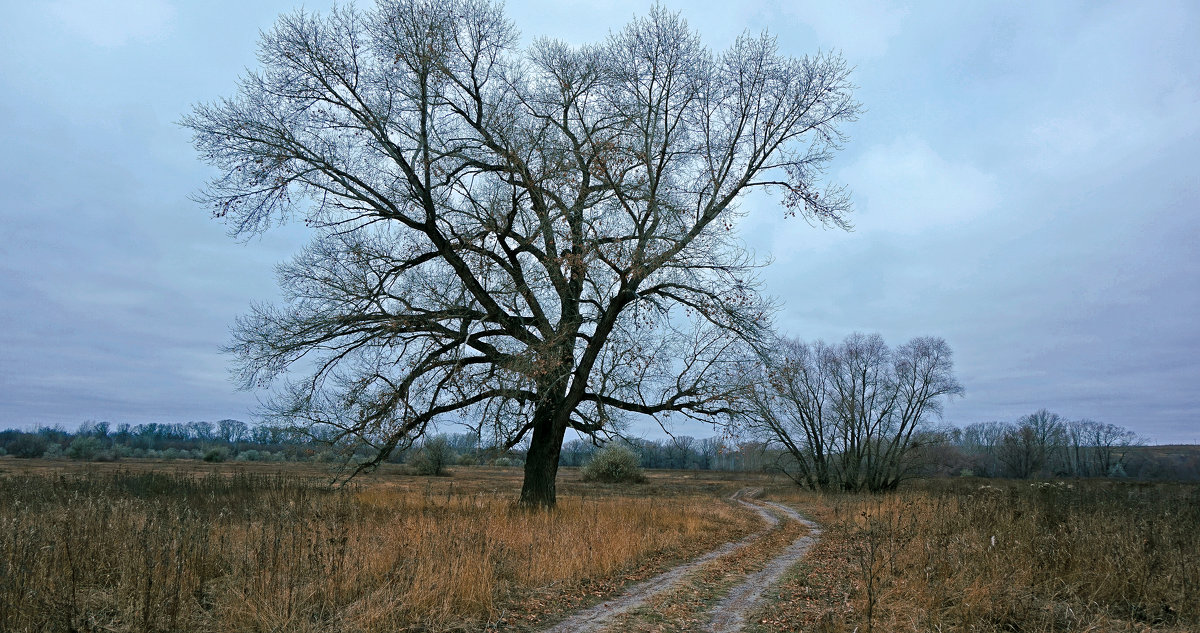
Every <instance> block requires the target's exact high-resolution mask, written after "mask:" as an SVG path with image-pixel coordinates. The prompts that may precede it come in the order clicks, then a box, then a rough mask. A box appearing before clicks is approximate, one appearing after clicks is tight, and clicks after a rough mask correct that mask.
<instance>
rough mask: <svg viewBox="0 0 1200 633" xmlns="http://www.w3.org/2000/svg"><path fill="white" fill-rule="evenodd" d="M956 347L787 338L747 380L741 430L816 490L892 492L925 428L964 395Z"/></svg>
mask: <svg viewBox="0 0 1200 633" xmlns="http://www.w3.org/2000/svg"><path fill="white" fill-rule="evenodd" d="M962 391H963V388H962V385H960V384H959V382H958V380H957V379H955V377H954V374H953V361H952V358H951V351H950V347H949V345H947V344H946V342H945V341H944V340H942V339H940V338H934V337H923V338H915V339H913V340H911V341H909V342H908V343H905V344H904V345H901V346H899V347H897V348H895V349H892V348H890V347H888V345H887V344H886V343H884V341H883V338H882V337H880V336H879V335H878V334H872V335H864V334H853V335H851V336H849V337H847V338H846V339H845V340H844V341H843V342H841V343H839V344H827V343H824V342H821V341H818V342H816V343H806V342H802V341H798V340H794V339H785V340H780V341H779V342H778V343H777V344H776V345H774V346H773V347H772V348H771V351H769V352H766V353H764V354H763V363H762V366H761V371H760V373H759V374H758V375H754V376H751V377H750V384H749V386H748V389H747V392H748V394H749V399H748V400H749V403H748V408H747V410H746V412H745V415H744V418H743V420H744V423H745V425H746V427H747V428H748V429H749V430H750V432H751V433H753V434H755V435H757V436H758V437H761V438H762V439H764V440H766V441H768V442H769V443H771V444H772V445H775V446H777V447H780V448H782V449H783V455H784V456H785V457H786V459H785V460H784V461H783V462H782V463H781V467H782V468H783V470H784V472H786V473H787V474H788V475H789V476H790V477H791V478H792V479H794V480H795V481H796V482H797V483H799V484H801V485H804V486H807V487H809V488H812V489H822V490H826V489H842V490H853V491H858V490H871V491H879V490H889V489H892V488H895V487H896V485H897V484H899V482H900V481H901V480H902V479H903V478H904V477H905V476H907V475H909V474H911V473H912V472H913V468H914V466H915V464H914V461H913V459H912V457H913V456H914V455H915V454H916V452H917V450H918V449H919V448H920V447H921V446H922V444H923V442H924V441H926V439H927V438H926V436H925V432H926V430H927V429H926V424H927V422H928V421H929V419H930V418H931V417H935V416H938V415H939V414H940V413H941V411H942V406H943V400H944V399H945V398H946V397H950V396H955V395H959V394H961V393H962Z"/></svg>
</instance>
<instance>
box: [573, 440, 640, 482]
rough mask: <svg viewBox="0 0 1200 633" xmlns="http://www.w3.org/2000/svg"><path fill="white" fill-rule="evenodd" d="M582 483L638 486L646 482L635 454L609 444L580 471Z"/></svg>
mask: <svg viewBox="0 0 1200 633" xmlns="http://www.w3.org/2000/svg"><path fill="white" fill-rule="evenodd" d="M581 472H582V473H583V480H584V481H599V482H602V483H609V484H638V483H642V482H644V481H646V476H645V475H644V474H642V466H641V464H640V463H639V459H638V456H637V454H635V453H634V452H633V451H631V450H629V449H628V448H625V447H624V446H619V445H617V444H609V445H608V446H605V447H604V448H603V449H601V450H600V451H599V452H597V453H596V454H595V455H594V456H593V457H592V459H591V461H589V462H588V463H587V464H585V465H584V466H583V469H582V471H581Z"/></svg>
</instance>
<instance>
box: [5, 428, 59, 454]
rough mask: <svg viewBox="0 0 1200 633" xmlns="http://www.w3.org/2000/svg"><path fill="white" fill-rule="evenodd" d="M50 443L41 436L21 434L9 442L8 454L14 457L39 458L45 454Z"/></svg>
mask: <svg viewBox="0 0 1200 633" xmlns="http://www.w3.org/2000/svg"><path fill="white" fill-rule="evenodd" d="M49 447H50V442H47V441H46V438H44V437H42V436H40V435H34V434H33V433H20V434H18V435H17V436H16V437H14V438H12V439H11V440H9V442H8V447H7V448H8V452H9V453H10V454H11V455H12V456H13V457H22V458H26V459H29V458H37V457H41V456H42V455H43V454H45V452H46V450H47V449H48V448H49Z"/></svg>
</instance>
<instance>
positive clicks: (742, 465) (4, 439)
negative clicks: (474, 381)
mask: <svg viewBox="0 0 1200 633" xmlns="http://www.w3.org/2000/svg"><path fill="white" fill-rule="evenodd" d="M617 442H618V443H620V444H623V445H625V446H626V447H628V448H629V449H630V450H632V451H633V452H634V454H636V455H637V456H638V458H639V459H640V461H641V466H642V467H643V468H677V469H699V470H739V471H740V470H762V469H763V468H765V467H766V466H767V464H768V462H769V459H770V455H769V453H767V452H765V451H764V447H763V445H761V444H760V443H756V442H745V443H741V444H735V443H732V442H730V441H727V440H724V439H722V438H719V437H709V438H703V439H696V438H694V437H691V436H686V435H679V436H675V437H670V438H666V439H661V440H647V439H639V438H629V439H621V440H617ZM599 448H600V446H599V444H596V443H592V442H590V441H585V440H582V439H575V440H570V441H568V442H567V443H566V444H565V445H564V447H563V453H562V464H563V465H564V466H568V467H572V466H573V467H578V466H582V465H583V464H585V463H587V462H588V461H589V460H590V459H591V458H592V456H593V455H594V454H595V453H596V452H597V451H598V450H599ZM525 451H526V447H525V446H524V445H521V444H519V445H517V446H515V447H513V448H511V449H497V448H495V447H490V446H487V445H485V444H483V443H481V442H480V440H479V437H478V436H477V435H475V434H473V433H441V434H436V435H429V436H427V437H426V438H424V439H423V440H422V441H420V442H418V443H416V444H415V445H414V446H413V447H411V448H410V449H408V450H405V451H396V452H395V453H394V454H393V455H392V456H391V457H390V458H389V460H388V461H389V462H392V463H411V464H413V465H414V467H415V469H416V470H417V471H419V472H422V473H425V474H441V473H442V472H443V471H444V469H445V468H446V467H448V466H451V465H499V466H519V465H521V464H523V463H524V458H525ZM359 453H361V454H359ZM370 454H371V452H370V449H368V448H355V447H347V446H343V445H338V444H337V443H336V442H335V438H332V437H323V436H321V435H320V434H319V433H316V434H315V433H314V431H313V430H312V429H308V428H298V427H297V428H292V427H280V426H270V425H250V424H246V423H244V422H241V421H239V420H220V421H218V422H180V423H148V424H137V425H130V424H115V425H114V424H111V423H109V422H92V421H89V422H85V423H84V424H82V425H81V426H80V427H79V429H78V430H76V431H74V432H72V431H68V430H65V429H63V428H61V427H42V428H38V429H36V430H33V431H21V430H16V429H8V430H4V431H0V456H3V455H11V456H13V457H17V458H42V457H44V458H69V459H78V460H87V461H114V460H118V459H124V458H146V459H168V460H171V459H203V460H207V461H227V460H229V461H326V462H336V461H351V462H353V461H354V460H355V458H356V457H359V458H365V457H367V456H369V455H370Z"/></svg>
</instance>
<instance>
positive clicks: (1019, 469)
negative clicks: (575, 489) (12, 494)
mask: <svg viewBox="0 0 1200 633" xmlns="http://www.w3.org/2000/svg"><path fill="white" fill-rule="evenodd" d="M613 442H615V443H617V444H619V445H622V446H624V447H626V448H628V449H629V450H630V451H631V452H632V453H633V454H635V455H636V456H637V458H638V460H639V462H640V465H641V467H642V468H650V469H688V470H721V471H774V472H783V473H785V474H788V475H789V476H793V478H795V473H796V472H797V470H796V469H797V464H796V463H795V457H794V456H793V454H792V453H791V452H790V451H789V450H787V449H786V448H785V447H783V446H781V445H779V443H777V442H771V441H764V440H763V439H746V438H740V439H739V438H732V437H722V436H713V437H705V438H696V437H692V436H688V435H676V436H673V437H667V438H662V439H641V438H621V439H616V440H613ZM911 442H912V445H913V449H912V450H910V451H909V452H907V453H906V454H905V455H904V457H903V461H902V462H901V464H900V468H901V469H902V470H903V472H905V473H907V474H909V475H911V476H977V477H1008V478H1031V477H1039V478H1051V477H1125V478H1131V479H1141V480H1185V481H1200V447H1187V446H1184V447H1161V446H1144V445H1143V443H1142V441H1141V440H1140V439H1139V438H1138V437H1137V435H1136V434H1134V433H1133V432H1132V431H1129V430H1128V429H1125V428H1123V427H1120V426H1118V425H1115V424H1106V423H1101V422H1096V421H1093V420H1086V419H1084V420H1069V419H1066V418H1063V417H1062V416H1060V415H1058V414H1055V413H1051V412H1049V411H1047V410H1045V409H1042V410H1039V411H1036V412H1034V413H1031V414H1029V415H1026V416H1023V417H1021V418H1019V419H1017V420H1015V421H1010V422H981V423H976V424H969V425H967V426H965V427H963V428H955V427H950V426H944V427H928V428H920V429H917V430H916V431H914V434H913V436H912V440H911ZM602 446H603V444H601V443H598V442H593V441H591V440H590V439H572V440H568V441H567V442H565V443H564V444H563V449H562V454H561V457H560V459H561V463H562V465H563V466H565V467H582V466H584V465H586V464H587V463H588V462H589V461H590V460H591V459H592V458H593V457H594V456H595V454H596V453H597V452H598V451H599V450H600V449H601V447H602ZM356 450H357V452H358V453H361V454H356ZM4 455H9V456H13V457H17V458H38V457H45V458H60V459H76V460H87V461H113V460H118V459H126V458H146V459H165V460H172V459H195V460H207V461H210V462H219V461H250V462H255V461H274V462H284V461H317V462H330V463H337V462H345V461H354V460H355V459H356V458H365V457H367V456H368V455H369V451H368V450H367V449H353V448H351V447H337V446H335V443H334V442H332V440H331V438H324V437H320V436H317V435H314V434H313V433H312V431H311V429H300V428H287V427H278V426H268V425H251V424H246V423H244V422H241V421H238V420H220V421H218V422H186V423H149V424H137V425H130V424H110V423H108V422H86V423H84V424H83V425H81V426H80V427H79V429H78V430H76V431H74V432H71V431H67V430H64V429H62V428H59V427H43V428H39V429H36V430H33V431H21V430H14V429H9V430H4V431H0V456H4ZM524 458H525V447H524V446H523V445H517V446H515V447H513V448H512V449H507V450H501V449H497V448H495V447H489V446H486V445H484V444H483V443H481V442H480V441H479V437H478V436H477V435H475V434H473V433H441V434H436V435H430V436H428V437H426V438H424V439H423V440H422V441H421V442H418V443H417V444H415V445H414V446H413V447H411V448H409V449H408V450H405V451H397V452H396V454H394V455H393V456H392V457H391V458H390V459H389V461H390V462H391V463H401V464H408V465H410V466H411V468H412V471H413V472H415V473H418V474H442V473H444V472H445V469H446V468H448V467H450V466H456V465H457V466H464V465H495V466H520V465H522V464H523V463H524ZM830 458H831V459H840V458H841V456H839V455H832V456H831V457H830Z"/></svg>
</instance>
